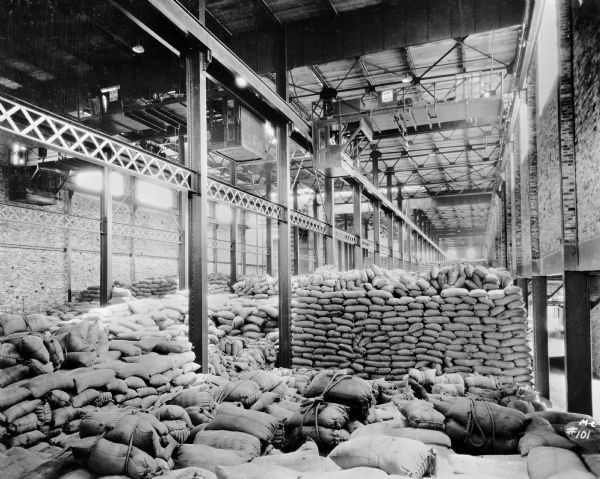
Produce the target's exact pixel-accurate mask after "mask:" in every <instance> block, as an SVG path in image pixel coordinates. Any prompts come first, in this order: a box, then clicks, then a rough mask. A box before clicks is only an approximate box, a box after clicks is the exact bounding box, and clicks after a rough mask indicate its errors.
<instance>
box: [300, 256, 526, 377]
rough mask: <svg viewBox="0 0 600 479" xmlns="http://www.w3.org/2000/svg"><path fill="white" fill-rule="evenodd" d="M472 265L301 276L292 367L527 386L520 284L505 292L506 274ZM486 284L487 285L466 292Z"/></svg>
mask: <svg viewBox="0 0 600 479" xmlns="http://www.w3.org/2000/svg"><path fill="white" fill-rule="evenodd" d="M467 266H469V265H466V266H464V265H459V267H458V268H456V267H455V269H454V270H452V271H447V272H444V273H440V271H439V270H438V269H437V268H433V269H432V271H431V272H430V273H427V274H424V275H421V276H414V275H409V274H407V273H405V272H404V271H400V270H393V271H386V270H381V269H380V268H378V267H377V266H373V267H372V268H368V269H366V270H353V271H349V272H344V273H337V272H335V271H331V270H323V271H317V272H315V274H312V275H306V276H299V277H297V278H295V279H294V281H295V282H294V285H293V292H294V299H293V302H292V307H293V311H292V321H293V323H292V350H293V364H294V365H295V366H300V367H316V368H348V367H350V368H352V369H353V370H354V371H355V372H356V373H358V374H359V375H360V376H361V377H364V378H370V377H371V378H377V377H386V378H388V379H401V377H402V376H403V375H404V374H406V373H407V371H408V369H410V368H417V369H430V368H434V369H436V370H437V371H438V372H439V373H441V372H442V371H446V372H461V373H471V372H476V373H480V374H491V375H494V376H500V377H506V376H510V377H511V378H512V381H513V382H516V383H519V384H530V383H531V379H532V376H531V351H530V346H529V345H528V337H527V335H528V332H527V322H526V310H525V309H524V303H523V299H522V296H521V292H520V289H519V288H518V287H516V286H505V287H504V289H498V288H499V287H500V286H503V285H505V284H506V283H507V281H508V280H507V279H506V276H505V275H501V277H502V278H504V279H502V280H500V279H499V276H498V275H497V274H494V273H491V272H489V271H486V270H484V269H483V267H481V266H478V267H477V268H468V267H467ZM426 277H428V278H429V279H431V278H433V277H435V278H436V279H431V282H429V281H428V280H427V279H425V278H426ZM481 277H484V281H483V282H482V280H481V279H480V278H481ZM440 281H441V282H442V284H440ZM450 281H451V282H452V283H450ZM479 284H481V286H483V287H484V288H482V289H480V288H476V289H472V290H468V289H467V287H470V286H471V285H474V286H478V285H479ZM437 288H439V290H438V289H437ZM486 288H487V289H486Z"/></svg>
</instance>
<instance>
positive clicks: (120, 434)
mask: <svg viewBox="0 0 600 479" xmlns="http://www.w3.org/2000/svg"><path fill="white" fill-rule="evenodd" d="M89 422H90V420H89V419H86V418H84V419H83V420H82V421H81V424H80V426H79V434H80V436H81V437H87V436H88V435H92V434H89V433H90V429H94V428H90V427H88V423H89ZM104 438H105V439H107V440H109V441H111V442H115V443H119V444H125V445H128V444H132V445H133V446H135V447H137V448H138V449H140V450H142V451H144V452H146V453H148V454H150V456H152V457H160V458H161V459H165V460H168V459H169V456H165V454H164V451H163V447H162V446H161V439H160V437H159V435H158V433H157V432H156V430H155V429H154V427H153V426H152V425H151V424H150V423H149V422H148V421H147V420H146V419H144V417H143V416H141V415H133V414H128V415H125V416H123V417H121V418H119V419H117V420H116V421H114V422H112V423H111V424H110V426H109V428H108V429H107V430H106V434H105V435H104Z"/></svg>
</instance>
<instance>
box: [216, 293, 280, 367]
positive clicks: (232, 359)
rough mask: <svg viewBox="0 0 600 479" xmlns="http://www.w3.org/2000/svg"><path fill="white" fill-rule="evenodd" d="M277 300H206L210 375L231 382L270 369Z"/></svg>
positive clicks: (276, 338) (276, 337)
mask: <svg viewBox="0 0 600 479" xmlns="http://www.w3.org/2000/svg"><path fill="white" fill-rule="evenodd" d="M277 306H278V305H277V298H276V297H273V296H271V297H269V298H267V299H254V298H250V297H243V298H240V297H236V296H233V297H231V295H229V296H227V295H223V294H220V295H211V296H209V306H208V312H209V319H208V339H209V342H210V345H211V347H210V349H209V359H210V367H211V372H212V373H213V374H218V375H221V374H222V375H224V376H226V377H232V378H234V377H235V376H236V374H237V373H238V372H240V371H246V370H253V369H270V368H272V367H273V364H274V362H275V360H276V359H277V344H278V341H279V332H278V331H279V330H278V319H279V310H278V307H277Z"/></svg>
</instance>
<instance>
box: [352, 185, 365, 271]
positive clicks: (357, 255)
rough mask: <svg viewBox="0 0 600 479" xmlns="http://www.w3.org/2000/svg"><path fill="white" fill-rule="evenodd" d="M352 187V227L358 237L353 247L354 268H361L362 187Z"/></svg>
mask: <svg viewBox="0 0 600 479" xmlns="http://www.w3.org/2000/svg"><path fill="white" fill-rule="evenodd" d="M352 187H353V189H354V211H353V216H352V227H353V228H354V234H355V235H356V236H358V239H357V241H356V244H355V245H354V268H362V262H363V255H362V245H361V239H362V231H361V225H362V213H361V211H360V205H361V198H362V186H361V185H360V184H359V183H354V185H353V186H352Z"/></svg>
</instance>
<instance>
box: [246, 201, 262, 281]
mask: <svg viewBox="0 0 600 479" xmlns="http://www.w3.org/2000/svg"><path fill="white" fill-rule="evenodd" d="M240 215H241V216H242V217H241V221H240V228H241V231H240V244H241V245H242V276H246V274H248V249H247V248H246V245H247V240H246V238H247V236H248V235H247V232H248V227H247V226H246V219H247V216H248V213H247V212H246V210H242V211H240ZM267 256H268V253H267Z"/></svg>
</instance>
